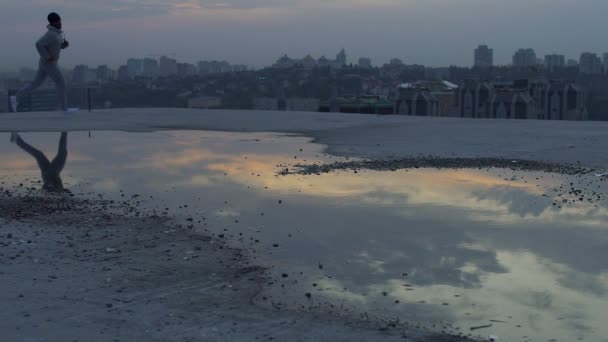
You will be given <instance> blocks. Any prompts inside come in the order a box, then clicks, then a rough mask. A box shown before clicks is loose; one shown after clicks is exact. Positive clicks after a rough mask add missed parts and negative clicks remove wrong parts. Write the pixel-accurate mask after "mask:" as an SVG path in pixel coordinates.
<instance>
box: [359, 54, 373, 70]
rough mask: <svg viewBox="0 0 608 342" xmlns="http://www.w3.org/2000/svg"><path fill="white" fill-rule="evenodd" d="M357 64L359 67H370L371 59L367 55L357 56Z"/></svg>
mask: <svg viewBox="0 0 608 342" xmlns="http://www.w3.org/2000/svg"><path fill="white" fill-rule="evenodd" d="M357 66H358V67H359V68H361V69H371V68H372V60H371V59H370V58H367V57H361V58H359V63H357Z"/></svg>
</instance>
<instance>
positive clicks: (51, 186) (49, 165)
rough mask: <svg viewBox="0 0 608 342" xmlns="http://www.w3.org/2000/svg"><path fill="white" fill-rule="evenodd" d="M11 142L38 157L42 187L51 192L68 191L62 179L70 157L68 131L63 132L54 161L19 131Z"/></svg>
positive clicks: (13, 135)
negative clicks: (29, 142) (23, 137)
mask: <svg viewBox="0 0 608 342" xmlns="http://www.w3.org/2000/svg"><path fill="white" fill-rule="evenodd" d="M11 142H12V143H14V144H17V146H19V147H21V149H22V150H24V151H25V152H27V153H28V154H29V155H31V156H32V157H34V159H36V163H37V164H38V167H39V168H40V173H41V176H42V184H43V185H42V189H43V190H46V191H49V192H68V190H66V189H64V187H63V182H62V181H61V171H63V168H64V167H65V162H66V160H67V158H68V133H67V132H62V133H61V137H60V138H59V148H58V151H57V156H55V158H54V159H53V161H49V159H48V158H47V157H46V156H45V155H44V153H42V152H41V151H40V150H38V149H36V148H35V147H33V146H31V145H30V144H28V143H26V142H25V141H24V140H23V139H22V138H21V136H20V135H19V134H18V133H12V134H11Z"/></svg>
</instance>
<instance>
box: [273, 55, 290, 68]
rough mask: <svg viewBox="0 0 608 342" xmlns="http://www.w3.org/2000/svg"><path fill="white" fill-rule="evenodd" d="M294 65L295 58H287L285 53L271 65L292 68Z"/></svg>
mask: <svg viewBox="0 0 608 342" xmlns="http://www.w3.org/2000/svg"><path fill="white" fill-rule="evenodd" d="M295 65H296V61H295V60H293V59H291V58H289V56H287V55H283V57H281V58H279V59H278V60H277V61H276V63H274V65H273V67H274V68H277V69H289V68H293V67H294V66H295Z"/></svg>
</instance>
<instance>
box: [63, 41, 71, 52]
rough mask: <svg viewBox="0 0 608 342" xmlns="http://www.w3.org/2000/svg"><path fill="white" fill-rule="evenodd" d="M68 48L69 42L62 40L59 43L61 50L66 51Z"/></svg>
mask: <svg viewBox="0 0 608 342" xmlns="http://www.w3.org/2000/svg"><path fill="white" fill-rule="evenodd" d="M69 46H70V42H68V41H67V40H64V41H63V43H61V49H62V50H63V49H67V48H68V47H69Z"/></svg>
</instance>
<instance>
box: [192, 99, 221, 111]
mask: <svg viewBox="0 0 608 342" xmlns="http://www.w3.org/2000/svg"><path fill="white" fill-rule="evenodd" d="M188 108H197V109H216V108H222V98H221V97H218V96H199V97H193V98H190V99H188Z"/></svg>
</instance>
